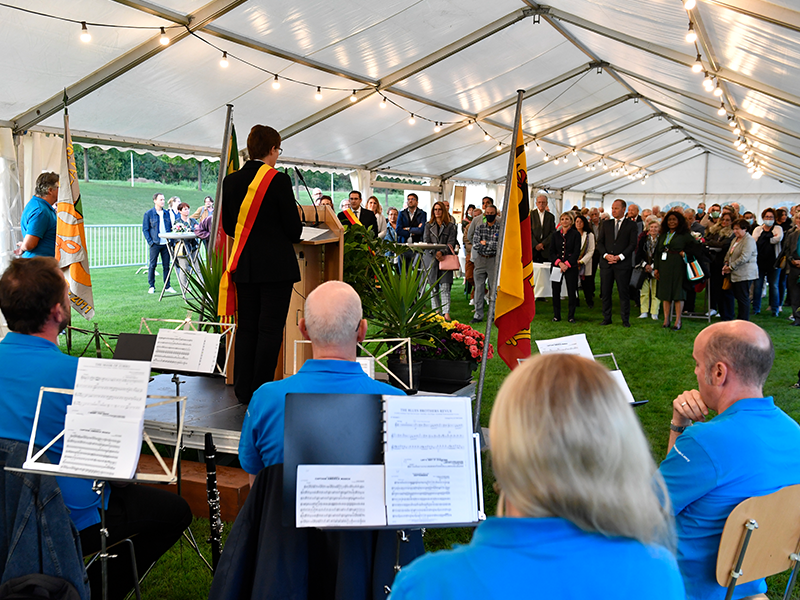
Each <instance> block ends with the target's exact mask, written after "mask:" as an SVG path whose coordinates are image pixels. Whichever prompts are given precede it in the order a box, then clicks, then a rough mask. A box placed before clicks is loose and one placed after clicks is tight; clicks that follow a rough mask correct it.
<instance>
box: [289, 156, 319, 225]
mask: <svg viewBox="0 0 800 600" xmlns="http://www.w3.org/2000/svg"><path fill="white" fill-rule="evenodd" d="M294 172H295V173H297V176H298V177H299V178H300V181H302V182H303V187H304V188H306V192H308V197H309V198H311V205H312V206H313V207H314V220H315V222H314V227H319V211H318V210H317V204H316V203H315V202H314V196H312V195H311V191H310V190H309V189H308V184H306V180H305V179H304V178H303V174H302V173H301V172H300V169H298V168H297V167H295V168H294ZM297 204H298V205H299V204H300V203H299V202H297Z"/></svg>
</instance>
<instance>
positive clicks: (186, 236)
mask: <svg viewBox="0 0 800 600" xmlns="http://www.w3.org/2000/svg"><path fill="white" fill-rule="evenodd" d="M158 237H161V238H164V239H165V240H172V241H174V242H175V243H174V244H167V250H168V251H169V258H170V265H169V272H168V273H167V279H166V280H167V281H169V280H170V279H169V278H170V276H171V275H172V272H173V271H175V270H176V269H177V273H176V274H177V276H178V287H179V288H180V290H181V296H183V299H184V300H186V292H187V291H188V287H189V286H188V277H187V266H189V265H191V269H193V270H194V271H195V272H196V271H197V257H198V255H199V251H200V244H197V246H196V247H195V249H194V250H193V251H190V250H189V248H188V246H187V245H186V242H187V241H188V240H196V239H197V236H196V235H195V234H194V233H192V232H186V233H173V232H170V233H159V234H158ZM166 289H167V288H162V289H161V295H160V296H159V297H158V301H159V302H161V299H162V298H163V297H164V291H165V290H166Z"/></svg>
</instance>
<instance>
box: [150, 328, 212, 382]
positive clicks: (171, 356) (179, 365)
mask: <svg viewBox="0 0 800 600" xmlns="http://www.w3.org/2000/svg"><path fill="white" fill-rule="evenodd" d="M220 337H221V334H219V333H211V332H208V331H186V330H184V329H160V330H159V332H158V337H157V338H156V347H155V349H154V350H153V360H152V365H153V368H154V369H164V370H167V371H187V372H190V373H213V372H214V368H215V367H216V365H217V353H218V352H219V343H220Z"/></svg>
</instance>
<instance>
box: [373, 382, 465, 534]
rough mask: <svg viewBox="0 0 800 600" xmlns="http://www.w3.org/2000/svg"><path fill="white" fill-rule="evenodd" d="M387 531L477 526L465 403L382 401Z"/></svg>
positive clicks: (437, 399) (440, 399)
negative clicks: (443, 525) (409, 527)
mask: <svg viewBox="0 0 800 600" xmlns="http://www.w3.org/2000/svg"><path fill="white" fill-rule="evenodd" d="M384 402H385V407H386V408H385V411H386V426H387V428H386V453H385V464H386V509H387V523H388V524H389V525H413V524H426V523H429V524H436V523H471V522H475V521H477V518H478V517H477V497H476V496H477V491H476V489H475V487H476V485H475V454H474V449H473V439H472V425H471V417H470V415H471V410H470V408H471V404H470V399H469V398H452V397H449V398H444V397H426V398H424V399H420V398H403V397H398V396H384Z"/></svg>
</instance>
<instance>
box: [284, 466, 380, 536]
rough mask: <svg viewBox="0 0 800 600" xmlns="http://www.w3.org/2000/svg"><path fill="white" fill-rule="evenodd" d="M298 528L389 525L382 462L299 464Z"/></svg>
mask: <svg viewBox="0 0 800 600" xmlns="http://www.w3.org/2000/svg"><path fill="white" fill-rule="evenodd" d="M295 502H296V505H295V514H296V523H297V527H382V526H384V525H386V511H385V508H384V496H383V465H298V467H297V495H296V500H295Z"/></svg>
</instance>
